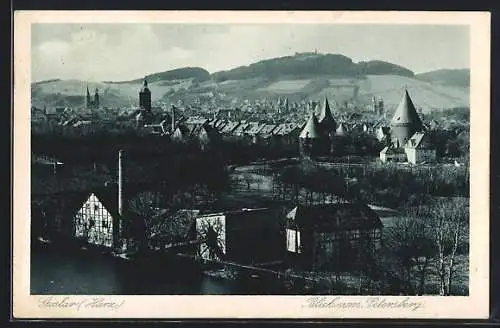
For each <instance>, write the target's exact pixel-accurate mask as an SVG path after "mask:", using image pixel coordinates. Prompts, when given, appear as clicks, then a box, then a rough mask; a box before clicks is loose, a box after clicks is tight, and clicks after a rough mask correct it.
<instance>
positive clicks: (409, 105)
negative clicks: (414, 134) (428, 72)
mask: <svg viewBox="0 0 500 328" xmlns="http://www.w3.org/2000/svg"><path fill="white" fill-rule="evenodd" d="M391 124H409V125H413V126H415V128H420V127H421V126H422V120H420V117H419V116H418V113H417V110H416V109H415V106H414V105H413V102H412V100H411V98H410V95H409V94H408V90H406V89H405V91H404V94H403V97H402V98H401V101H400V102H399V105H398V107H397V109H396V112H395V113H394V116H393V117H392V120H391Z"/></svg>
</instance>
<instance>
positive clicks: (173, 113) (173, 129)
mask: <svg viewBox="0 0 500 328" xmlns="http://www.w3.org/2000/svg"><path fill="white" fill-rule="evenodd" d="M174 131H175V111H174V105H172V127H171V133H174Z"/></svg>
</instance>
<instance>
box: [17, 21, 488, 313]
mask: <svg viewBox="0 0 500 328" xmlns="http://www.w3.org/2000/svg"><path fill="white" fill-rule="evenodd" d="M40 15H42V14H40ZM73 15H76V14H73ZM138 15H139V14H138ZM186 15H187V14H186ZM226 15H228V14H226ZM283 15H284V16H283V17H286V14H284V13H283ZM408 15H410V14H408ZM442 15H451V16H450V17H453V15H452V14H446V13H443V14H442ZM42 16H43V15H42ZM410 16H411V15H410ZM62 17H63V20H62V21H53V22H50V21H48V20H47V21H44V20H43V19H41V20H32V21H31V22H30V23H29V24H27V26H28V27H27V29H28V30H29V31H28V32H29V40H28V41H25V43H26V44H28V45H29V50H28V49H25V52H26V55H25V56H24V57H23V58H27V59H29V62H23V63H22V64H21V65H24V66H25V70H26V71H28V72H29V75H28V77H27V78H26V79H27V81H25V82H23V83H24V84H23V86H24V85H26V86H27V88H28V90H27V91H26V92H25V93H23V95H24V94H27V95H29V98H28V99H26V100H25V103H26V105H24V107H26V106H29V107H27V108H26V109H24V108H23V109H17V108H16V111H17V110H19V111H21V110H24V111H25V112H26V114H23V116H22V117H23V119H24V118H26V119H27V120H29V121H26V122H22V123H19V121H17V122H16V126H15V128H17V127H18V124H19V125H20V124H22V125H25V126H26V128H27V135H26V136H25V138H26V140H27V144H26V145H25V146H24V147H22V149H20V150H19V151H22V152H23V158H27V160H28V163H27V164H26V167H28V171H27V172H29V173H27V174H26V177H25V179H24V180H23V181H27V184H28V186H27V187H28V188H29V192H26V195H25V197H28V194H29V199H28V200H26V201H24V203H23V204H24V205H25V206H24V207H23V208H22V211H23V212H22V213H29V218H28V219H27V220H28V221H29V222H26V227H24V228H23V230H22V231H24V233H23V235H22V236H18V235H16V236H15V238H19V240H20V241H19V243H26V251H27V254H29V256H28V257H26V258H24V257H23V260H22V261H23V263H24V268H23V272H24V273H23V276H24V277H25V278H26V280H27V281H26V282H25V283H24V284H25V285H24V286H25V287H23V288H27V291H28V293H29V295H31V296H36V297H37V301H36V302H35V305H34V307H35V308H37V311H44V310H47V311H50V310H54V309H58V310H59V311H62V310H61V309H63V310H64V309H67V310H69V309H71V308H74V309H78V311H83V309H86V310H88V309H90V310H92V309H98V310H99V311H102V310H103V309H106V308H113V307H115V308H116V309H119V308H120V307H121V306H124V305H123V304H124V303H123V302H128V301H116V302H115V301H111V298H108V297H113V296H117V295H120V296H173V297H175V296H202V295H212V296H218V295H219V296H220V295H225V296H228V295H232V296H242V295H245V296H266V297H267V296H298V297H302V298H301V299H302V301H301V305H300V306H302V307H306V308H309V309H311V308H312V309H315V308H319V309H322V311H323V310H325V309H327V308H343V309H349V308H350V307H352V308H357V309H358V310H359V309H360V308H361V307H362V308H366V309H369V310H377V309H381V310H385V311H388V312H390V311H391V310H392V311H394V309H396V310H406V311H408V312H410V313H411V311H414V312H415V313H416V312H418V311H419V310H422V311H424V310H425V311H426V313H433V309H432V308H430V305H425V303H423V302H420V301H419V300H420V297H428V296H434V297H446V298H444V299H441V302H443V306H444V304H445V302H447V301H446V299H447V298H450V299H451V300H454V299H457V297H458V299H463V300H466V299H468V297H470V296H474V295H473V294H474V292H473V286H475V288H476V289H477V288H478V285H479V286H483V285H484V284H483V285H481V284H478V283H474V280H473V278H472V275H473V273H474V272H476V273H477V272H478V270H480V272H481V273H482V274H483V276H482V278H484V277H485V276H484V274H486V275H487V270H485V269H484V267H481V268H479V266H483V265H484V264H485V263H483V262H484V259H483V258H481V256H482V255H481V254H479V257H480V258H479V260H476V261H475V262H474V260H472V254H473V251H474V252H479V253H481V249H479V248H478V247H477V246H474V244H473V242H481V241H480V240H478V239H482V240H483V244H481V245H488V243H487V241H488V236H489V232H488V230H487V229H488V228H487V226H486V230H484V229H483V230H481V231H483V232H484V231H486V233H487V234H486V235H484V236H483V237H481V236H478V235H477V234H476V237H475V240H473V239H472V238H471V231H473V229H476V228H474V226H475V225H478V224H487V222H488V219H489V218H488V216H487V215H488V212H487V211H488V209H487V208H486V209H485V208H484V206H483V205H479V207H481V208H479V207H477V208H476V211H473V210H471V208H472V206H473V205H472V204H473V203H472V201H471V199H472V198H473V197H477V196H479V197H484V196H486V197H488V190H487V188H486V189H485V186H481V185H480V186H479V187H478V188H472V183H473V181H472V180H474V181H477V182H479V181H483V180H484V177H486V178H488V166H487V163H486V162H487V161H488V157H487V156H488V153H487V151H488V149H487V148H484V146H486V147H487V145H488V138H489V133H488V127H489V121H487V119H488V115H489V107H488V106H489V94H488V93H485V96H481V90H479V89H478V87H477V86H474V87H473V79H472V76H473V75H474V68H473V64H471V63H473V62H474V58H476V59H477V58H479V57H473V56H475V55H474V50H473V49H472V48H471V47H472V45H471V44H472V41H471V40H472V38H473V37H474V35H475V33H473V30H472V27H471V24H473V23H471V22H472V21H474V19H476V18H478V17H475V16H474V15H473V16H472V18H471V19H470V20H467V19H464V20H463V22H462V23H459V22H458V21H457V20H455V21H453V20H450V23H449V24H447V23H443V21H440V20H439V19H436V18H435V17H436V16H433V17H434V20H431V23H429V22H427V21H424V20H422V21H421V22H419V20H418V19H416V20H415V19H414V20H413V21H414V22H412V20H411V19H410V23H408V22H404V20H402V19H400V20H399V22H398V21H395V22H394V23H393V22H390V21H389V22H387V23H378V22H377V21H376V20H374V21H373V22H370V20H369V19H367V20H366V22H362V21H360V20H359V19H357V20H356V19H355V21H353V22H352V23H350V22H349V21H347V20H345V21H342V20H340V22H339V21H332V22H327V21H326V19H318V23H314V20H311V19H312V18H311V17H314V16H311V15H310V16H309V20H307V22H305V21H304V22H301V21H300V20H297V21H294V19H288V20H287V19H284V20H283V22H281V23H279V21H275V22H271V21H270V20H269V19H267V20H263V21H262V22H258V21H255V22H252V21H249V20H248V19H246V20H245V19H242V20H241V22H238V21H237V20H230V21H227V22H226V21H218V20H216V19H212V20H211V21H208V20H206V19H205V20H200V21H199V22H197V21H196V20H194V19H192V20H189V22H182V21H180V20H175V21H168V20H153V19H151V20H150V21H148V19H147V18H144V19H142V20H140V21H135V22H131V21H130V20H129V21H127V20H123V21H119V20H118V21H113V20H111V19H108V21H104V20H102V19H101V20H100V19H96V20H91V19H87V20H86V21H85V20H84V19H82V20H77V19H76V20H71V19H64V16H62ZM85 17H88V16H85ZM148 17H149V16H148ZM280 17H281V16H280ZM322 17H324V16H322ZM367 17H368V16H367ZM398 17H399V16H398ZM443 17H445V16H443ZM485 17H486V18H487V19H486V20H485V19H483V20H482V21H486V22H487V23H489V20H488V18H489V16H485ZM479 18H484V17H479ZM275 20H276V19H275ZM477 20H478V19H476V21H477ZM486 26H487V27H488V28H489V25H486ZM486 31H487V32H488V31H489V30H486ZM476 35H477V34H476ZM480 39H481V40H487V41H489V35H486V38H480ZM486 46H488V45H486V44H485V47H486ZM485 49H486V48H485ZM488 54H489V52H488ZM488 56H489V55H488ZM481 58H482V57H481ZM487 59H488V60H489V57H487ZM476 64H477V62H476ZM487 70H489V67H487ZM483 78H486V80H483V81H482V83H484V85H487V86H488V87H489V80H488V78H489V76H484V77H481V76H479V77H478V75H476V80H475V81H481V80H482V79H483ZM473 88H475V90H474V92H476V93H475V94H473V93H472V91H471V90H472V89H473ZM479 88H481V86H479ZM483 91H484V90H483ZM481 98H482V99H481ZM478 99H479V100H481V101H482V102H481V104H483V106H486V107H485V108H480V107H479V106H478V105H475V104H474V101H477V100H478ZM28 108H29V109H28ZM473 115H475V117H474V118H473ZM482 115H484V117H482V119H485V120H486V121H484V122H485V123H483V124H482V123H481V121H480V120H481V116H482ZM472 123H474V124H476V126H474V127H472ZM481 125H482V126H481ZM473 129H476V132H475V133H476V136H477V135H481V134H482V135H484V136H485V138H486V139H485V141H483V146H481V145H480V146H479V148H481V149H479V148H477V149H478V150H477V151H476V152H475V153H474V152H472V150H471V149H472V148H473V147H477V146H475V145H473V143H472V140H473V139H472V137H471V135H472V132H471V131H472V130H473ZM478 130H479V132H478ZM480 130H483V131H482V132H481V131H480ZM16 138H17V134H16ZM475 142H476V143H481V142H482V141H478V140H476V141H475ZM16 149H17V148H16ZM484 149H486V152H484ZM24 154H27V155H26V156H25V155H24ZM474 154H475V155H474ZM481 156H482V157H481ZM485 165H486V166H485ZM472 168H474V170H473V169H472ZM485 170H486V172H485ZM476 171H477V173H475V172H476ZM475 174H476V177H475V178H474V175H475ZM20 183H21V182H20ZM486 187H487V186H486ZM473 190H474V192H473ZM473 193H475V195H473ZM485 193H486V194H485ZM476 201H477V200H476ZM25 207H27V208H25ZM481 211H482V212H481ZM476 215H477V217H476ZM485 215H486V217H484V216H485ZM23 220H24V219H23ZM485 222H486V223H485ZM481 229H482V228H481ZM18 231H20V230H18ZM476 231H478V233H479V234H481V233H483V232H481V231H479V230H477V229H476ZM14 232H16V228H15V227H14ZM21 239H23V240H24V241H21ZM480 247H482V246H480ZM486 254H487V252H486ZM18 258H21V257H18ZM14 260H16V257H14ZM478 268H479V269H478ZM485 272H486V273H485ZM486 278H487V276H486ZM94 295H99V297H92V296H94ZM353 296H363V297H364V298H363V299H362V300H361V299H360V300H357V299H351V298H350V297H353ZM74 297H76V298H74ZM79 297H83V298H79ZM343 297H348V298H349V301H347V299H343ZM415 297H416V298H415ZM123 299H125V298H123ZM127 300H128V298H127ZM113 302H115V303H113ZM120 302H122V303H120ZM228 302H229V303H230V301H229V300H228ZM258 302H259V301H254V303H253V304H254V306H258V305H259V304H258ZM356 302H360V303H359V304H361V303H363V305H362V306H361V307H359V306H356ZM299 303H300V302H299ZM186 304H188V303H186ZM225 304H227V303H225ZM136 306H137V305H136ZM469 306H470V305H469ZM419 308H422V309H419ZM75 311H76V310H75ZM336 312H337V314H338V310H336ZM458 315H459V314H458Z"/></svg>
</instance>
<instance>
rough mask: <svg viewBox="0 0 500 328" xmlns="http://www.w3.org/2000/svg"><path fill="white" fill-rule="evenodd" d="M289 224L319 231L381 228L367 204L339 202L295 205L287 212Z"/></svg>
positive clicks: (377, 218)
mask: <svg viewBox="0 0 500 328" xmlns="http://www.w3.org/2000/svg"><path fill="white" fill-rule="evenodd" d="M286 217H287V219H288V222H289V224H290V225H293V226H296V227H298V228H299V229H302V228H310V227H313V228H315V230H320V231H341V230H352V229H373V228H382V226H383V225H382V221H381V220H380V218H379V217H378V215H377V214H376V213H375V211H373V210H372V209H371V208H370V207H369V206H368V205H366V204H362V203H340V204H325V205H310V206H304V205H299V206H296V207H295V208H294V209H293V210H291V211H290V212H289V213H288V214H287V216H286Z"/></svg>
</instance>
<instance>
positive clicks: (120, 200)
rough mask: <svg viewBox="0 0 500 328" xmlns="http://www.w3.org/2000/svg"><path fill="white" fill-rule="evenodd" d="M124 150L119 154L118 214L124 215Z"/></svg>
mask: <svg viewBox="0 0 500 328" xmlns="http://www.w3.org/2000/svg"><path fill="white" fill-rule="evenodd" d="M122 161H123V150H120V151H119V152H118V214H119V215H120V216H122V215H123V167H122V166H123V163H122Z"/></svg>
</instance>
